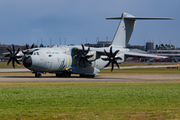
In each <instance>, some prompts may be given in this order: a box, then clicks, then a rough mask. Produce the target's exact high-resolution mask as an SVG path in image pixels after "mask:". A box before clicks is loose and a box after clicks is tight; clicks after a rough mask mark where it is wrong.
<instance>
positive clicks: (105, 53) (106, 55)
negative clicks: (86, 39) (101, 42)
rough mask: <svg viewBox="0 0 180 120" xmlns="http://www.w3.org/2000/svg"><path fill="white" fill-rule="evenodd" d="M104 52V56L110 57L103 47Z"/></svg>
mask: <svg viewBox="0 0 180 120" xmlns="http://www.w3.org/2000/svg"><path fill="white" fill-rule="evenodd" d="M104 53H105V54H106V56H108V57H110V56H109V53H107V52H106V50H105V49H104Z"/></svg>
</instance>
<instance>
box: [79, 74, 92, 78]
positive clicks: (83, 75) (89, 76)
mask: <svg viewBox="0 0 180 120" xmlns="http://www.w3.org/2000/svg"><path fill="white" fill-rule="evenodd" d="M79 77H84V78H94V77H95V75H85V74H79Z"/></svg>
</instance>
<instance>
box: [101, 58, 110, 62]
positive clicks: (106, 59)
mask: <svg viewBox="0 0 180 120" xmlns="http://www.w3.org/2000/svg"><path fill="white" fill-rule="evenodd" d="M101 59H102V60H104V61H108V60H109V58H101Z"/></svg>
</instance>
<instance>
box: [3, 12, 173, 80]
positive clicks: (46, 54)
mask: <svg viewBox="0 0 180 120" xmlns="http://www.w3.org/2000/svg"><path fill="white" fill-rule="evenodd" d="M107 19H117V20H119V19H121V22H120V24H119V26H118V29H117V31H116V34H115V36H114V39H113V41H112V44H111V45H110V46H109V47H102V48H93V47H92V48H90V47H85V46H84V45H83V44H81V45H80V46H63V47H61V46H59V47H57V46H56V47H52V48H33V46H32V47H31V48H27V49H26V50H23V51H22V52H21V51H20V50H19V49H18V50H17V51H15V49H14V46H13V51H11V50H10V49H8V48H7V50H8V51H9V53H8V54H5V57H10V59H9V61H8V63H7V64H9V63H10V62H11V61H12V64H13V66H14V63H15V62H17V63H18V64H19V61H18V60H20V59H21V58H22V60H23V64H24V66H25V67H26V68H27V69H29V70H31V71H33V73H35V77H40V76H41V73H46V72H49V73H55V74H56V76H57V77H70V76H71V74H79V75H80V77H92V78H93V77H94V76H95V75H97V74H98V73H99V72H100V70H101V69H103V68H104V67H107V66H109V65H110V64H111V65H112V66H111V71H113V69H114V64H116V66H117V67H118V68H119V64H121V63H123V62H124V61H125V60H126V58H128V57H153V58H164V57H163V56H156V55H150V54H140V53H135V52H131V51H130V50H129V49H127V48H126V46H127V44H128V42H129V39H130V37H131V34H132V32H133V29H134V25H135V23H136V20H170V18H139V17H134V16H132V15H130V14H127V13H123V14H122V16H121V17H119V18H107Z"/></svg>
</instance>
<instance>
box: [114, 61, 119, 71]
mask: <svg viewBox="0 0 180 120" xmlns="http://www.w3.org/2000/svg"><path fill="white" fill-rule="evenodd" d="M114 62H115V64H116V65H117V67H118V69H119V64H118V63H117V62H116V61H114Z"/></svg>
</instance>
